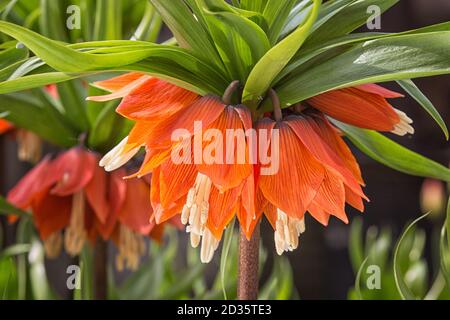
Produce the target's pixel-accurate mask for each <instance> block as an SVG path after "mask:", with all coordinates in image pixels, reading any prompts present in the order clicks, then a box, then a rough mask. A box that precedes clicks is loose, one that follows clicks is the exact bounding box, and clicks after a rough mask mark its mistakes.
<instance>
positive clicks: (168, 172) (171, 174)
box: [159, 159, 197, 208]
mask: <svg viewBox="0 0 450 320" xmlns="http://www.w3.org/2000/svg"><path fill="white" fill-rule="evenodd" d="M160 168H161V170H160V176H159V183H160V203H161V205H162V206H163V207H165V208H168V207H169V206H170V205H171V204H172V203H174V202H177V201H178V200H180V199H181V198H182V197H184V196H185V195H186V194H187V193H188V192H189V189H191V188H192V186H193V185H194V183H195V179H196V177H197V170H196V168H195V165H194V164H174V163H173V162H172V161H171V159H168V160H167V161H165V162H164V163H163V164H162V165H161V167H160Z"/></svg>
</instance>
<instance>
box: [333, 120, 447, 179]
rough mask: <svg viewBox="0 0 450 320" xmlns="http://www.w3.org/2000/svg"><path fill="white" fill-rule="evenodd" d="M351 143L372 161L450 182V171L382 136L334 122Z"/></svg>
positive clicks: (416, 174) (409, 172)
mask: <svg viewBox="0 0 450 320" xmlns="http://www.w3.org/2000/svg"><path fill="white" fill-rule="evenodd" d="M333 122H334V123H335V124H336V125H337V127H338V128H340V129H341V130H342V131H343V132H344V133H345V134H346V136H347V137H348V138H349V139H350V141H351V142H352V143H353V144H354V145H355V146H356V147H358V148H359V149H360V150H361V151H362V152H364V153H365V154H367V155H368V156H369V157H371V158H372V159H374V160H376V161H378V162H380V163H382V164H384V165H386V166H388V167H390V168H392V169H394V170H397V171H400V172H403V173H406V174H410V175H413V176H419V177H430V178H435V179H439V180H444V181H450V170H449V169H448V168H446V167H444V166H443V165H441V164H439V163H437V162H434V161H432V160H430V159H428V158H425V157H424V156H421V155H419V154H417V153H415V152H413V151H411V150H409V149H407V148H405V147H403V146H401V145H399V144H397V143H395V142H394V141H392V140H390V139H388V138H386V137H385V136H383V135H382V134H380V133H378V132H375V131H372V130H366V129H360V128H356V127H353V126H350V125H347V124H344V123H342V122H339V121H336V120H333Z"/></svg>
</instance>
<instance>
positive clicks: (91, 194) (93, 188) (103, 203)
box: [84, 166, 110, 224]
mask: <svg viewBox="0 0 450 320" xmlns="http://www.w3.org/2000/svg"><path fill="white" fill-rule="evenodd" d="M108 183H109V181H108V176H107V174H106V172H105V171H104V170H103V169H102V168H101V167H98V166H96V167H95V168H94V175H93V176H92V179H91V180H90V181H89V183H88V184H87V185H86V187H85V188H84V190H85V194H86V198H87V201H88V202H89V204H90V206H91V207H92V209H93V211H94V213H95V214H96V216H97V218H98V219H99V220H100V222H101V223H102V224H104V223H106V220H107V218H108V214H109V212H110V208H109V204H108V200H109V199H108Z"/></svg>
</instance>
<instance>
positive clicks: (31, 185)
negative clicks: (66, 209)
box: [7, 157, 56, 210]
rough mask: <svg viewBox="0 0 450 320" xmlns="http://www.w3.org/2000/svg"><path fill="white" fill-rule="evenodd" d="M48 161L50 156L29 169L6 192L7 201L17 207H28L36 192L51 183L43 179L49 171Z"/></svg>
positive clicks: (49, 161)
mask: <svg viewBox="0 0 450 320" xmlns="http://www.w3.org/2000/svg"><path fill="white" fill-rule="evenodd" d="M50 163H51V160H50V157H46V158H44V159H43V160H42V161H41V162H40V163H39V164H38V165H37V166H35V167H34V168H33V169H31V170H30V171H29V172H28V173H27V174H26V175H25V176H24V177H23V178H22V179H21V180H20V181H19V182H18V183H17V184H16V186H15V187H14V188H12V189H11V190H10V191H9V192H8V195H7V199H8V201H9V202H10V203H12V204H13V205H15V206H16V207H18V208H21V209H23V210H26V209H28V208H29V207H30V205H31V202H32V200H33V198H34V196H35V195H36V193H38V192H42V191H43V190H47V189H48V188H49V187H50V186H51V184H52V183H50V184H49V183H48V182H47V181H45V179H44V177H45V176H46V174H47V172H48V171H49V167H50ZM55 181H56V180H55Z"/></svg>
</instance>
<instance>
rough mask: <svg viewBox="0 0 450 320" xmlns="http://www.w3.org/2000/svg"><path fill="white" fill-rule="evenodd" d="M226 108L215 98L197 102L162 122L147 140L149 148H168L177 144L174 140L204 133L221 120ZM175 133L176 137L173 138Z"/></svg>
mask: <svg viewBox="0 0 450 320" xmlns="http://www.w3.org/2000/svg"><path fill="white" fill-rule="evenodd" d="M224 108H225V105H224V104H223V103H222V102H221V101H220V100H219V98H217V97H214V96H205V97H203V98H201V99H198V100H196V101H195V102H194V103H192V104H191V105H190V106H188V107H187V108H185V109H183V110H181V111H179V112H177V113H176V114H173V115H172V116H170V117H168V118H166V119H165V120H163V121H161V122H160V123H159V124H158V125H157V126H156V127H155V128H154V129H153V132H152V134H151V135H150V137H149V139H148V140H147V147H149V148H168V147H170V146H171V145H173V144H174V143H175V142H176V141H173V138H176V139H177V142H178V141H181V140H183V139H187V138H190V137H191V136H193V135H195V134H200V133H202V132H203V130H204V129H206V128H208V127H209V126H210V125H211V123H213V122H214V121H215V120H216V119H217V118H219V116H220V115H221V114H222V112H223V110H224ZM181 131H183V132H181ZM175 133H177V134H176V137H173V135H174V134H175ZM178 133H179V134H178Z"/></svg>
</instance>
